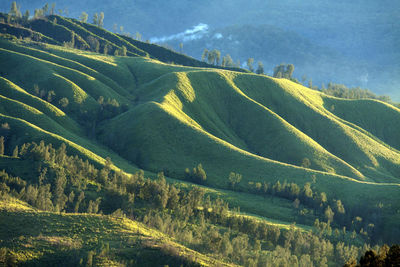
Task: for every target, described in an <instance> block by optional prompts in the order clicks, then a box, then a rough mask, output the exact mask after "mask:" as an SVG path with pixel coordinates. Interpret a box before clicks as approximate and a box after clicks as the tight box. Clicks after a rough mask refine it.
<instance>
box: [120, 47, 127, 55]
mask: <svg viewBox="0 0 400 267" xmlns="http://www.w3.org/2000/svg"><path fill="white" fill-rule="evenodd" d="M126 52H127V49H126V46H124V45H123V46H122V47H121V54H120V55H121V56H124V57H126Z"/></svg>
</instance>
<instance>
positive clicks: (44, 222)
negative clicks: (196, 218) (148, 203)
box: [0, 199, 233, 266]
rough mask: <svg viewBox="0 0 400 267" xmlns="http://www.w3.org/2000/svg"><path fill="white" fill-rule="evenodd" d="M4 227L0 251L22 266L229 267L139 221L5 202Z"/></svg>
mask: <svg viewBox="0 0 400 267" xmlns="http://www.w3.org/2000/svg"><path fill="white" fill-rule="evenodd" d="M0 229H1V230H0V247H1V248H2V249H3V250H4V248H6V249H7V253H8V260H9V263H10V258H11V259H12V261H14V262H15V263H17V264H18V265H19V266H35V265H38V264H40V265H42V266H43V265H47V266H50V265H53V266H54V265H60V264H61V265H63V266H86V264H88V260H89V257H90V254H92V255H93V256H92V262H93V265H95V266H123V264H130V265H133V266H163V265H169V266H180V265H183V266H215V265H219V266H228V265H226V264H224V263H222V262H220V261H218V260H216V259H212V258H210V257H208V256H205V255H202V254H200V253H197V252H195V251H193V250H190V249H188V248H186V247H184V246H182V245H180V244H177V243H176V242H174V241H173V240H171V239H170V238H168V237H167V236H165V235H164V234H162V233H160V232H158V231H156V230H154V229H150V228H148V227H146V226H145V225H143V224H141V223H139V222H136V221H133V220H129V219H126V218H121V217H112V216H104V215H93V214H70V213H69V214H65V213H60V214H58V213H52V212H43V211H38V210H35V209H34V208H31V207H29V206H28V205H27V204H26V203H24V202H22V201H19V200H16V199H0ZM0 263H1V261H0ZM229 266H233V265H229Z"/></svg>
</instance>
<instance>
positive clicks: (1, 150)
mask: <svg viewBox="0 0 400 267" xmlns="http://www.w3.org/2000/svg"><path fill="white" fill-rule="evenodd" d="M2 155H4V136H1V137H0V156H2Z"/></svg>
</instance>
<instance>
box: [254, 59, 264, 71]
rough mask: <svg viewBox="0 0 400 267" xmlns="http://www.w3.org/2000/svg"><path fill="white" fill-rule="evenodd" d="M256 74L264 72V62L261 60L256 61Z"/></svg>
mask: <svg viewBox="0 0 400 267" xmlns="http://www.w3.org/2000/svg"><path fill="white" fill-rule="evenodd" d="M256 73H257V74H264V64H263V63H262V62H261V61H258V66H257V70H256Z"/></svg>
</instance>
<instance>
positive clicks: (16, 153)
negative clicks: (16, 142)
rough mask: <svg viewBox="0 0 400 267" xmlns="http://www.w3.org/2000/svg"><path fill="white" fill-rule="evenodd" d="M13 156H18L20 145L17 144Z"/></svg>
mask: <svg viewBox="0 0 400 267" xmlns="http://www.w3.org/2000/svg"><path fill="white" fill-rule="evenodd" d="M12 156H13V158H18V146H15V148H14V150H13V154H12Z"/></svg>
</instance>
